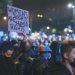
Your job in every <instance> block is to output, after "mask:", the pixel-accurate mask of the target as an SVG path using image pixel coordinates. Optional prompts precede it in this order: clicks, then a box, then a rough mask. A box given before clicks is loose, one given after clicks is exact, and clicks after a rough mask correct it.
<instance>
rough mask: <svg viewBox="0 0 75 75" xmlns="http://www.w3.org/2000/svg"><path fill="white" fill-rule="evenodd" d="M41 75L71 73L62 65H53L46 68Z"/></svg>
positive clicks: (65, 74) (68, 74) (67, 74)
mask: <svg viewBox="0 0 75 75" xmlns="http://www.w3.org/2000/svg"><path fill="white" fill-rule="evenodd" d="M43 75H72V74H71V72H70V71H69V70H68V68H66V67H65V66H64V65H63V64H60V63H53V64H51V65H49V67H47V68H46V69H45V70H44V72H43Z"/></svg>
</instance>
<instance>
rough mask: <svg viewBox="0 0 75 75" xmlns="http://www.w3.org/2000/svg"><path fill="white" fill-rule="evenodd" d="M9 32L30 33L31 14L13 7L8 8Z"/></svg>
mask: <svg viewBox="0 0 75 75" xmlns="http://www.w3.org/2000/svg"><path fill="white" fill-rule="evenodd" d="M7 11H8V31H14V32H18V33H23V34H27V33H29V12H28V11H26V10H22V9H19V8H16V7H13V6H10V5H8V6H7Z"/></svg>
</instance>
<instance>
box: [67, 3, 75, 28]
mask: <svg viewBox="0 0 75 75" xmlns="http://www.w3.org/2000/svg"><path fill="white" fill-rule="evenodd" d="M68 8H72V14H73V15H72V19H73V21H74V20H75V6H74V5H73V4H72V3H69V4H68ZM73 28H75V26H74V25H73Z"/></svg>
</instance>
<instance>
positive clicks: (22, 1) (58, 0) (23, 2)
mask: <svg viewBox="0 0 75 75" xmlns="http://www.w3.org/2000/svg"><path fill="white" fill-rule="evenodd" d="M13 2H14V3H13V4H14V5H15V6H18V7H20V8H23V9H31V10H32V9H45V8H47V7H48V6H50V7H52V6H56V5H60V4H65V3H68V2H73V0H13Z"/></svg>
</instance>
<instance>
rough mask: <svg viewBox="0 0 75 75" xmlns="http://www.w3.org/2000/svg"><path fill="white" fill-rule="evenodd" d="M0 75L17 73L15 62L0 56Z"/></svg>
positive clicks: (15, 74) (16, 74)
mask: <svg viewBox="0 0 75 75" xmlns="http://www.w3.org/2000/svg"><path fill="white" fill-rule="evenodd" d="M0 75H18V73H17V70H16V66H15V64H13V63H12V62H11V61H10V60H9V59H7V58H6V57H4V56H0Z"/></svg>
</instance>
